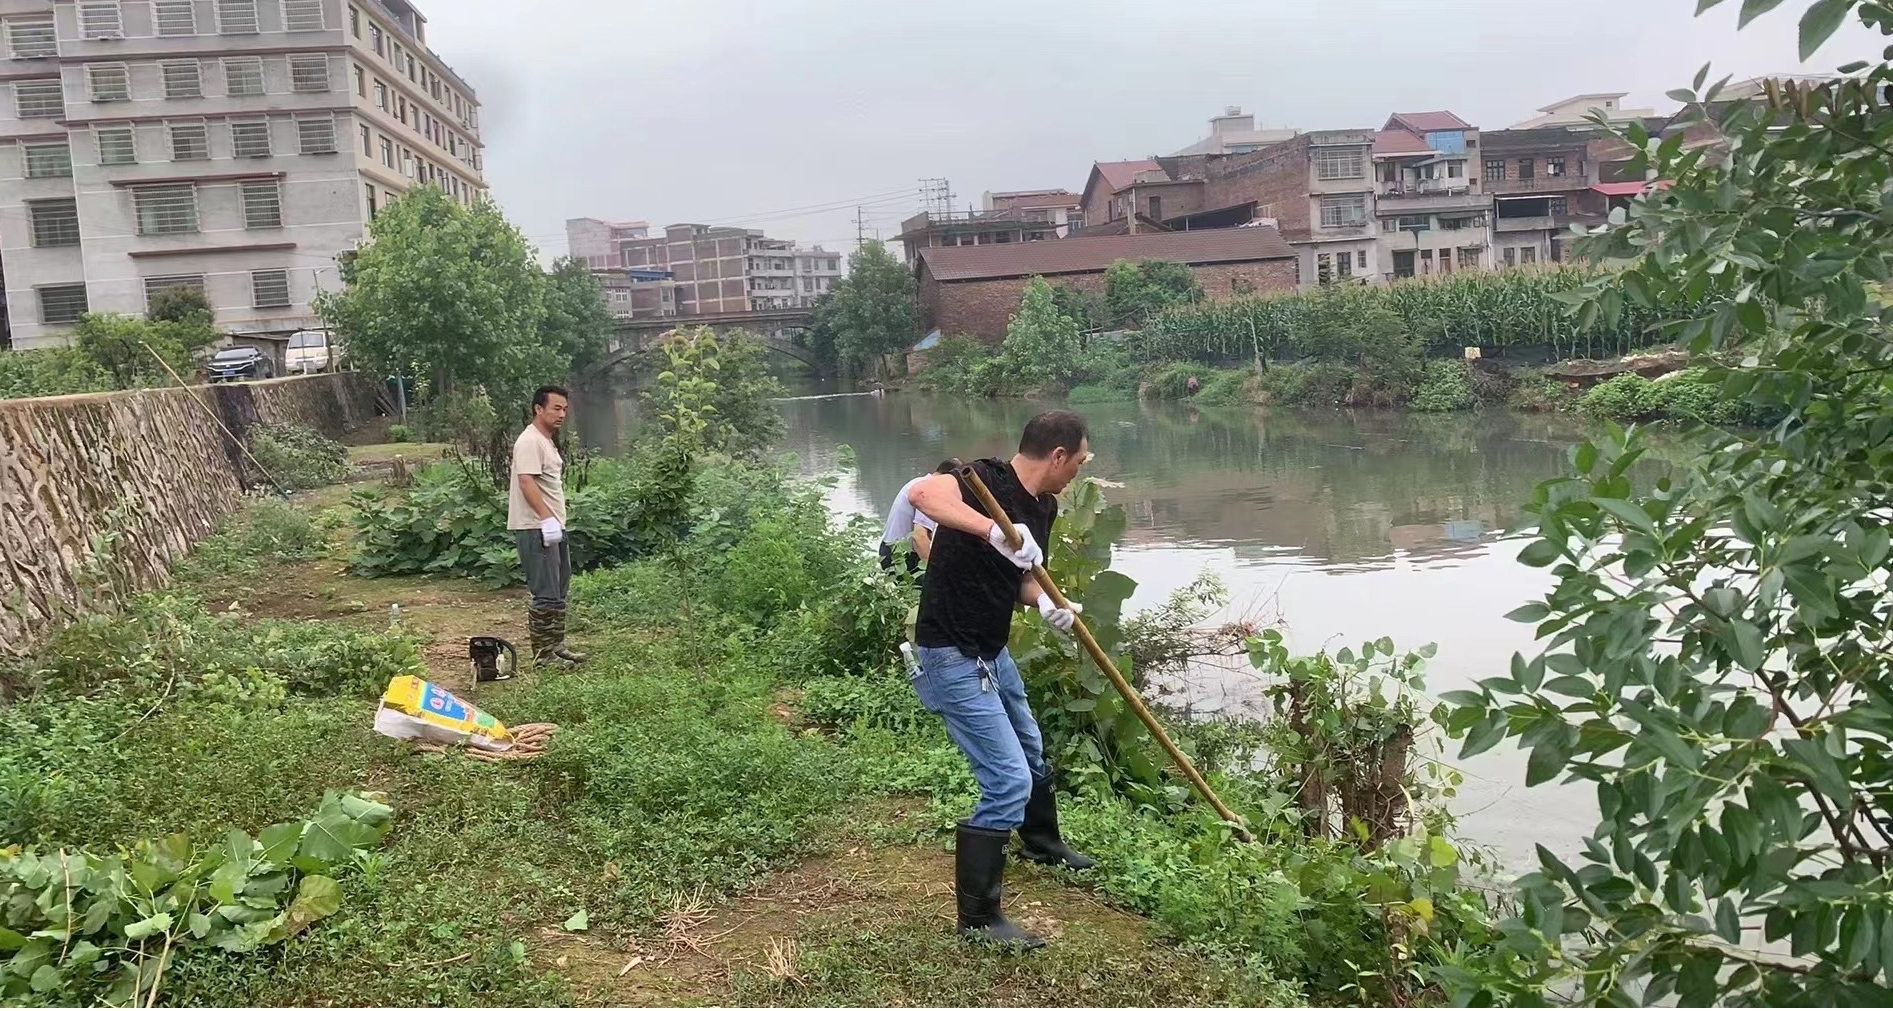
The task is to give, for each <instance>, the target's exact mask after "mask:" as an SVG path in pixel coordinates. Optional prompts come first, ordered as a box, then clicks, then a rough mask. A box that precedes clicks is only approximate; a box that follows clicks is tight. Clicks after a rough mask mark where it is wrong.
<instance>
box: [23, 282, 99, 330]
mask: <svg viewBox="0 0 1893 1011" xmlns="http://www.w3.org/2000/svg"><path fill="white" fill-rule="evenodd" d="M34 291H36V292H37V293H38V294H39V321H40V322H41V323H75V322H77V321H78V319H79V317H81V316H83V315H85V314H86V309H87V306H86V301H85V282H84V281H81V282H79V283H77V284H48V285H45V286H43V287H40V288H35V289H34Z"/></svg>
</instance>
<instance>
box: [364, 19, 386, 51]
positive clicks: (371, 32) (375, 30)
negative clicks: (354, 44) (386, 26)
mask: <svg viewBox="0 0 1893 1011" xmlns="http://www.w3.org/2000/svg"><path fill="white" fill-rule="evenodd" d="M368 38H369V39H370V40H371V41H373V42H374V44H375V55H376V56H385V55H387V54H386V51H385V50H384V49H383V48H382V41H381V26H380V25H378V24H374V23H372V22H371V23H369V25H368Z"/></svg>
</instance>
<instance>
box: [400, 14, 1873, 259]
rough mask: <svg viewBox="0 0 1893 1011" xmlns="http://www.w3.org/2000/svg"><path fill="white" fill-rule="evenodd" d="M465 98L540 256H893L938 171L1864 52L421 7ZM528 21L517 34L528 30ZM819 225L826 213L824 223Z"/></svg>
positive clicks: (1274, 26) (1644, 22)
mask: <svg viewBox="0 0 1893 1011" xmlns="http://www.w3.org/2000/svg"><path fill="white" fill-rule="evenodd" d="M419 2H420V5H421V7H422V9H423V11H424V12H425V13H426V14H428V15H429V16H430V18H431V19H432V20H431V21H430V22H429V26H428V33H429V34H428V39H429V42H430V44H431V46H432V47H433V48H434V49H435V50H436V51H437V52H439V53H440V54H441V56H442V57H443V58H444V59H446V60H447V61H448V62H449V63H450V64H451V65H452V66H453V67H454V68H455V69H456V70H458V71H459V72H460V73H461V74H462V75H463V76H465V77H466V78H467V79H468V80H469V81H470V82H471V83H472V84H473V86H474V87H475V88H476V89H478V91H479V95H480V99H481V101H482V102H483V103H484V105H485V110H484V113H483V116H484V119H483V127H484V131H483V132H484V140H485V142H486V145H487V149H486V173H487V181H488V183H489V184H490V185H491V186H492V188H493V195H494V197H495V198H496V199H498V200H499V202H500V204H501V205H502V206H503V207H504V208H505V210H506V213H507V214H508V216H510V217H511V218H512V219H513V220H514V221H515V222H516V223H518V224H519V226H520V227H521V228H522V229H523V230H524V231H525V232H526V234H527V235H528V236H529V237H530V238H531V239H532V241H533V242H534V243H535V244H536V245H538V246H539V247H540V248H541V249H542V250H544V251H545V252H547V253H549V254H554V255H556V254H559V253H562V252H564V250H565V235H564V222H565V219H567V218H571V217H599V218H607V219H612V220H640V219H641V220H647V221H649V222H650V223H651V224H652V225H653V226H654V227H661V226H662V225H664V224H666V223H669V222H678V221H696V222H708V223H714V224H740V225H747V226H749V227H756V228H762V229H764V230H766V231H767V232H768V233H769V234H770V235H773V236H778V237H782V238H790V239H795V240H798V241H800V242H802V243H805V244H815V243H820V244H822V245H825V246H826V247H827V248H829V249H852V248H853V243H854V237H855V224H854V216H855V211H854V205H855V204H857V203H859V204H861V205H863V206H864V208H865V210H864V212H863V213H864V215H865V217H866V225H867V230H868V233H869V234H870V235H873V234H875V233H877V232H878V233H879V234H880V235H881V236H882V237H883V238H890V239H891V238H892V237H893V235H894V234H895V233H896V232H898V231H899V227H898V226H899V222H900V221H901V219H902V218H904V217H906V216H908V215H910V214H913V213H915V212H916V211H917V210H918V209H919V197H918V195H917V192H916V191H917V188H918V186H919V181H920V180H921V179H923V178H927V177H945V178H947V179H948V180H950V182H951V184H952V187H953V192H954V194H955V196H956V204H957V205H958V206H959V207H965V206H966V205H967V204H968V203H971V202H976V201H978V199H979V195H980V193H981V191H983V190H1008V189H1035V188H1040V187H1056V186H1063V187H1066V188H1068V189H1071V190H1073V191H1077V190H1079V189H1081V188H1082V187H1083V185H1084V181H1085V176H1086V173H1087V172H1088V171H1089V170H1090V166H1091V163H1092V162H1093V161H1094V160H1108V159H1118V158H1137V157H1143V156H1146V155H1150V154H1170V153H1172V152H1174V151H1176V150H1177V149H1179V148H1182V147H1184V146H1186V145H1188V144H1190V143H1192V142H1193V141H1195V140H1197V139H1198V138H1200V137H1202V136H1204V135H1206V134H1207V132H1208V123H1207V121H1208V119H1209V117H1210V116H1212V115H1215V114H1216V113H1218V112H1220V111H1221V110H1222V108H1223V107H1224V106H1226V105H1240V106H1242V108H1243V109H1244V110H1245V111H1248V112H1253V113H1255V115H1256V121H1257V125H1258V126H1293V127H1299V128H1301V129H1304V130H1308V129H1332V128H1343V127H1377V126H1379V125H1380V124H1381V123H1383V122H1384V121H1385V120H1386V118H1387V115H1388V114H1389V113H1391V112H1395V111H1402V112H1406V111H1420V110H1427V109H1451V110H1452V111H1454V112H1456V113H1458V114H1459V115H1460V116H1462V117H1464V118H1465V119H1466V120H1468V121H1469V122H1471V123H1473V124H1475V125H1478V126H1480V127H1483V128H1486V129H1494V128H1499V127H1504V126H1509V125H1511V124H1512V123H1515V122H1517V121H1519V120H1521V119H1525V118H1527V117H1528V116H1530V115H1532V114H1533V110H1534V109H1536V108H1537V107H1538V106H1541V105H1545V104H1548V103H1550V102H1553V101H1556V100H1558V99H1561V98H1565V97H1568V96H1570V95H1574V94H1579V93H1584V92H1598V91H1628V92H1629V93H1630V97H1629V99H1627V100H1626V101H1627V104H1628V105H1630V106H1633V107H1650V106H1654V107H1656V108H1658V109H1661V110H1665V111H1667V110H1668V109H1670V108H1672V107H1673V105H1674V103H1672V102H1669V101H1668V100H1667V99H1665V98H1664V97H1663V93H1664V92H1665V91H1667V90H1669V89H1670V88H1674V87H1678V86H1686V85H1687V84H1688V83H1689V80H1690V78H1691V77H1692V76H1693V75H1694V74H1695V71H1696V68H1697V67H1699V66H1701V65H1702V64H1703V63H1705V62H1712V63H1713V64H1714V71H1713V73H1712V75H1711V79H1712V80H1713V79H1715V78H1716V77H1719V76H1721V75H1722V74H1725V73H1727V74H1733V75H1735V77H1736V79H1737V80H1740V79H1742V78H1745V77H1752V76H1756V75H1759V74H1772V73H1788V72H1797V71H1798V72H1804V73H1812V72H1825V71H1830V70H1832V69H1833V68H1834V67H1836V66H1838V65H1840V64H1843V63H1846V62H1848V61H1850V60H1854V59H1868V58H1877V57H1878V55H1879V51H1880V48H1881V46H1882V45H1883V44H1884V40H1883V39H1881V38H1880V37H1879V36H1878V35H1877V34H1874V33H1871V32H1869V31H1867V30H1866V29H1864V28H1861V27H1859V26H1858V25H1857V24H1855V23H1851V22H1850V23H1849V25H1848V27H1847V28H1846V29H1843V31H1842V33H1841V34H1839V35H1837V36H1836V37H1835V38H1834V39H1833V40H1832V41H1830V42H1829V43H1828V44H1827V46H1826V48H1824V49H1822V50H1821V51H1820V52H1819V53H1816V54H1815V56H1814V58H1813V59H1812V60H1810V61H1809V63H1808V64H1806V65H1805V66H1803V65H1802V64H1800V63H1799V62H1798V61H1797V59H1796V51H1795V26H1796V22H1797V20H1798V19H1799V17H1800V15H1801V12H1802V11H1803V10H1804V9H1805V8H1806V7H1807V6H1808V4H1807V0H1790V2H1788V3H1785V4H1783V5H1782V7H1780V8H1779V9H1777V10H1775V11H1774V12H1773V13H1771V14H1768V15H1765V16H1763V17H1762V18H1761V19H1759V20H1758V21H1756V22H1755V23H1754V24H1753V25H1750V26H1749V27H1748V28H1747V29H1745V30H1743V31H1741V32H1737V31H1736V29H1735V17H1736V8H1737V7H1738V6H1739V4H1738V3H1737V2H1735V0H1729V2H1727V3H1725V4H1723V5H1722V6H1721V7H1718V8H1716V9H1715V10H1712V11H1710V12H1709V13H1707V14H1705V15H1704V16H1703V17H1701V18H1695V17H1692V16H1691V12H1692V11H1693V10H1694V8H1695V4H1694V2H1693V0H1350V2H1347V3H1336V2H1332V0H1169V2H1162V3H1160V2H1156V0H954V2H949V3H939V2H933V3H913V2H908V0H757V2H744V0H662V2H658V0H535V2H534V3H532V4H530V5H522V4H520V3H519V2H518V0H452V2H447V0H419ZM527 11H530V16H526V14H525V12H527ZM831 208H832V209H831Z"/></svg>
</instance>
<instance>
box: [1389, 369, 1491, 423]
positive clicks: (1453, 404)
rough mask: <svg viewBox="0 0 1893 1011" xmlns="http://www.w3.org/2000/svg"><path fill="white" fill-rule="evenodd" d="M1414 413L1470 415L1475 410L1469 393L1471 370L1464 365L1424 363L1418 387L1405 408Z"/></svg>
mask: <svg viewBox="0 0 1893 1011" xmlns="http://www.w3.org/2000/svg"><path fill="white" fill-rule="evenodd" d="M1407 406H1408V407H1409V408H1410V409H1412V410H1415V411H1423V412H1427V413H1434V414H1437V413H1443V412H1447V411H1469V410H1472V409H1473V408H1474V407H1476V406H1478V398H1477V397H1475V396H1474V395H1473V392H1472V370H1471V369H1469V368H1467V367H1466V364H1465V363H1464V362H1450V361H1441V362H1427V363H1426V366H1425V367H1424V369H1423V370H1422V371H1421V373H1420V385H1419V387H1418V388H1416V389H1415V390H1414V391H1413V400H1412V401H1411V402H1410V403H1408V405H1407Z"/></svg>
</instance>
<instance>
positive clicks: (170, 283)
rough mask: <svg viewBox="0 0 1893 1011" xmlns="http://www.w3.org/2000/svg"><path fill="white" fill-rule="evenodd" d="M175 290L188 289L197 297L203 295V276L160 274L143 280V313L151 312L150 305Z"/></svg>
mask: <svg viewBox="0 0 1893 1011" xmlns="http://www.w3.org/2000/svg"><path fill="white" fill-rule="evenodd" d="M177 288H189V289H191V290H193V291H195V292H197V293H198V294H199V295H202V294H203V293H204V275H202V274H162V275H159V276H157V277H147V278H145V311H146V312H150V311H151V303H152V302H154V301H156V300H157V297H158V296H159V295H160V294H162V293H164V292H167V291H172V290H174V289H177Z"/></svg>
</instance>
